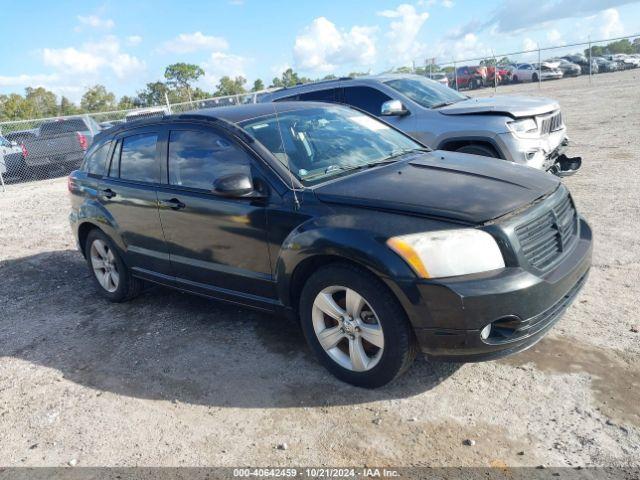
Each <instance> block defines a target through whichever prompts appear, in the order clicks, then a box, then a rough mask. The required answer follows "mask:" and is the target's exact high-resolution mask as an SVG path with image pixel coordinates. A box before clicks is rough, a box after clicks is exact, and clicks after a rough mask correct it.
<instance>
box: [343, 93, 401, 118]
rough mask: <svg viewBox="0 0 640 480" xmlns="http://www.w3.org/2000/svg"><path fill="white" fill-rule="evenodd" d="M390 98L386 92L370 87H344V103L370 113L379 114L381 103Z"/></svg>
mask: <svg viewBox="0 0 640 480" xmlns="http://www.w3.org/2000/svg"><path fill="white" fill-rule="evenodd" d="M388 100H391V97H389V96H388V95H387V94H385V93H382V92H381V91H380V90H377V89H375V88H371V87H347V88H345V89H344V103H346V104H347V105H353V106H354V107H358V108H361V109H362V110H364V111H365V112H369V113H370V114H372V115H380V110H381V107H382V104H383V103H384V102H386V101H388Z"/></svg>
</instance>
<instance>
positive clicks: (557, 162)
mask: <svg viewBox="0 0 640 480" xmlns="http://www.w3.org/2000/svg"><path fill="white" fill-rule="evenodd" d="M497 141H498V144H499V146H500V148H501V150H502V152H503V154H504V156H505V159H506V160H509V161H512V162H515V163H519V164H522V165H527V166H528V167H532V168H536V169H538V170H544V171H549V172H551V173H553V174H555V175H558V176H561V177H566V176H569V175H573V174H574V173H576V172H577V171H578V169H579V168H580V166H581V165H582V159H581V158H580V157H567V156H566V154H565V152H566V150H567V147H568V146H569V138H568V137H567V135H566V129H565V128H563V129H562V130H558V131H556V132H552V133H550V134H548V135H546V136H545V137H540V138H518V137H516V136H515V135H514V134H512V133H501V134H499V135H497Z"/></svg>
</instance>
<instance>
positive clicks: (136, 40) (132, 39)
mask: <svg viewBox="0 0 640 480" xmlns="http://www.w3.org/2000/svg"><path fill="white" fill-rule="evenodd" d="M140 43H142V37H141V36H140V35H130V36H128V37H127V45H130V46H132V47H135V46H136V45H140Z"/></svg>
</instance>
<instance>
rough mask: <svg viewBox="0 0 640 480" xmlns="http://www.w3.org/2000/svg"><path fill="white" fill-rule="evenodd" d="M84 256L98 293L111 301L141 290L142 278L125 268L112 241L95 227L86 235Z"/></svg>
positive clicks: (125, 297) (125, 298) (122, 300)
mask: <svg viewBox="0 0 640 480" xmlns="http://www.w3.org/2000/svg"><path fill="white" fill-rule="evenodd" d="M84 251H85V256H86V259H87V264H88V265H89V271H90V272H91V278H92V279H93V282H94V285H95V286H96V288H97V290H98V293H100V295H102V296H103V297H104V298H106V299H107V300H109V301H111V302H115V303H120V302H124V301H126V300H130V299H132V298H134V297H136V296H137V295H139V294H140V292H141V291H142V286H143V283H142V280H140V279H139V278H135V277H134V276H133V275H132V274H131V271H130V270H129V269H128V268H127V266H126V265H125V263H124V261H123V260H122V257H121V256H120V253H119V251H118V249H117V248H116V246H115V244H114V243H113V241H112V240H111V239H110V238H109V237H108V236H107V235H105V234H104V233H103V232H102V231H101V230H99V229H97V228H95V229H93V230H91V231H90V232H89V235H87V242H86V244H85V250H84Z"/></svg>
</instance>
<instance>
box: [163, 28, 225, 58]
mask: <svg viewBox="0 0 640 480" xmlns="http://www.w3.org/2000/svg"><path fill="white" fill-rule="evenodd" d="M227 48H229V44H228V43H227V41H226V40H225V39H224V38H222V37H214V36H210V35H204V34H203V33H202V32H194V33H181V34H180V35H178V36H177V37H176V38H174V39H173V40H169V41H167V42H164V43H163V44H162V47H161V48H160V50H161V51H162V52H171V53H190V52H196V51H198V50H216V51H219V50H226V49H227Z"/></svg>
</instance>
